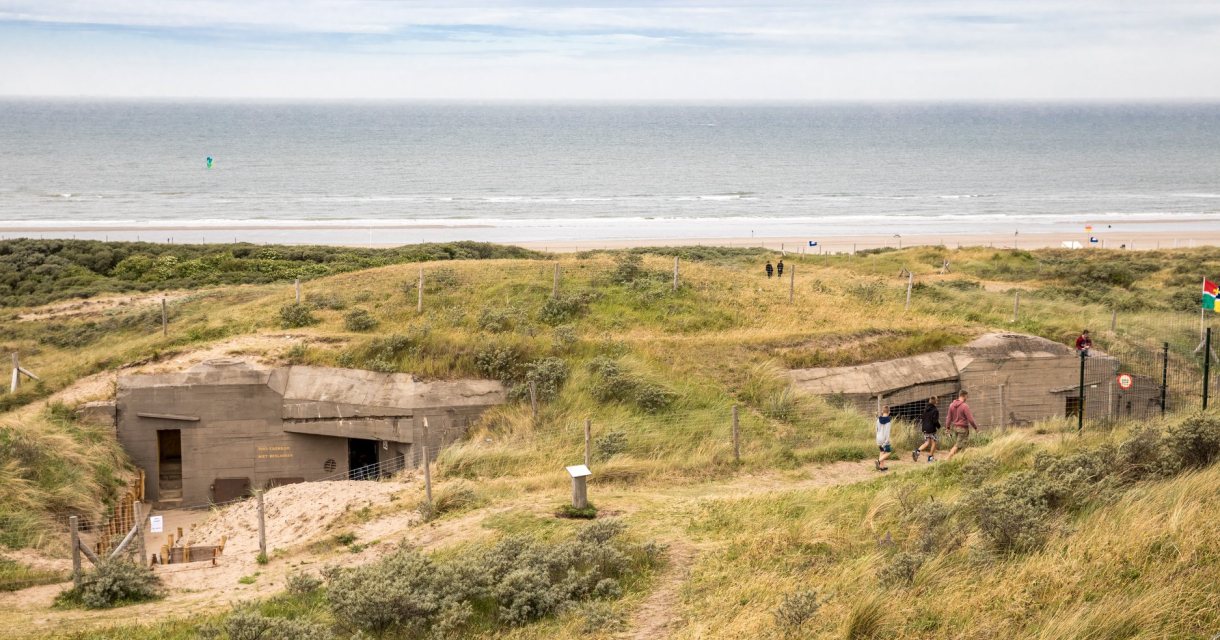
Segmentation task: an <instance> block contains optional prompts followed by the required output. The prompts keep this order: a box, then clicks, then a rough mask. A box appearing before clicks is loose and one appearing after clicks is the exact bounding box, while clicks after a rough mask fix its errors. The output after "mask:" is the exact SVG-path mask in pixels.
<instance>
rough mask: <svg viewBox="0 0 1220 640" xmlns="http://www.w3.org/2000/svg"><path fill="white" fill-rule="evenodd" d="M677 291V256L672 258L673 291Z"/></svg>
mask: <svg viewBox="0 0 1220 640" xmlns="http://www.w3.org/2000/svg"><path fill="white" fill-rule="evenodd" d="M677 290H678V256H674V291H677Z"/></svg>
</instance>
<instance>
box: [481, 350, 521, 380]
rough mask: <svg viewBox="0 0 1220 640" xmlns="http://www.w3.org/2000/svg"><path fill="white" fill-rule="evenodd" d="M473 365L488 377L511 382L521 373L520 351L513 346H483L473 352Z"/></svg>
mask: <svg viewBox="0 0 1220 640" xmlns="http://www.w3.org/2000/svg"><path fill="white" fill-rule="evenodd" d="M474 366H475V367H476V368H478V370H479V373H481V374H483V375H485V376H487V377H489V378H495V379H496V380H499V381H501V382H511V381H513V380H517V379H519V377H520V375H521V353H520V352H519V351H518V350H517V349H516V348H514V347H497V346H488V347H484V348H483V349H480V350H479V351H478V352H477V353H475V354H474Z"/></svg>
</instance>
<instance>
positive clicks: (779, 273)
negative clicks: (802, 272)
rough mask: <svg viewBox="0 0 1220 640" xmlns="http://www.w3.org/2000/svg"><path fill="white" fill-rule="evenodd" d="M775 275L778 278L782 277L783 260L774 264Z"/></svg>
mask: <svg viewBox="0 0 1220 640" xmlns="http://www.w3.org/2000/svg"><path fill="white" fill-rule="evenodd" d="M775 275H776V276H777V277H780V278H782V277H784V261H783V260H780V261H779V262H777V263H776V264H775Z"/></svg>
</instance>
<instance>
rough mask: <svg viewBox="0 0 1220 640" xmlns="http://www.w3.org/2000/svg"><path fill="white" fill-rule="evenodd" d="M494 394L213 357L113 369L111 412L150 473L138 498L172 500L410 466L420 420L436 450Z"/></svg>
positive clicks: (493, 385)
mask: <svg viewBox="0 0 1220 640" xmlns="http://www.w3.org/2000/svg"><path fill="white" fill-rule="evenodd" d="M504 401H505V392H504V388H503V386H502V385H501V384H500V383H499V382H496V381H492V380H454V381H438V382H422V381H419V380H416V379H415V378H414V377H412V376H411V375H408V374H384V373H375V372H372V371H360V370H354V369H333V368H322V367H306V366H289V367H279V368H274V369H257V368H253V367H251V366H250V365H248V364H246V363H244V362H241V361H233V360H213V361H209V362H206V363H203V364H201V365H198V366H196V367H193V368H191V369H189V370H187V371H183V372H178V373H165V374H155V375H129V376H120V378H119V382H118V393H117V396H116V399H115V414H114V415H115V424H116V428H117V433H118V439H119V442H120V444H122V446H123V448H124V449H126V450H127V452H128V454H129V455H130V456H131V458H132V460H133V461H134V462H135V464H136V465H137V466H139V467H140V468H142V469H143V470H144V471H145V473H146V475H147V477H148V478H149V480H150V481H149V482H148V485H147V487H146V493H147V496H148V499H149V500H150V501H153V502H157V503H161V504H164V505H167V506H172V505H174V504H182V505H196V504H206V503H208V502H215V503H220V502H227V501H229V500H233V499H236V498H239V497H242V496H244V495H247V494H248V493H250V491H251V490H253V489H260V488H264V489H265V488H271V487H275V486H280V485H284V484H291V483H294V482H304V481H311V480H321V479H325V478H338V477H352V478H358V479H373V478H377V477H380V476H382V475H384V474H387V473H393V472H396V471H399V470H401V469H404V468H406V467H408V466H417V465H418V464H419V463H420V461H421V455H422V454H421V448H422V447H421V445H422V444H423V443H424V420H425V419H427V424H428V430H427V433H428V444H429V446H430V447H432V448H433V449H434V450H435V448H436V447H438V446H443V445H445V444H448V443H451V442H453V441H455V440H457V439H458V438H460V437H462V435H464V434H465V432H466V428H467V427H468V426H469V425H470V423H471V422H473V421H474V420H476V419H477V418H478V417H479V415H480V414H482V413H483V411H485V410H486V409H488V408H489V407H492V406H494V405H498V404H502V403H503V402H504Z"/></svg>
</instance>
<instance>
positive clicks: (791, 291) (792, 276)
mask: <svg viewBox="0 0 1220 640" xmlns="http://www.w3.org/2000/svg"><path fill="white" fill-rule="evenodd" d="M795 299H796V265H795V264H794V265H791V266H789V267H788V304H792V301H793V300H795Z"/></svg>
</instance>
